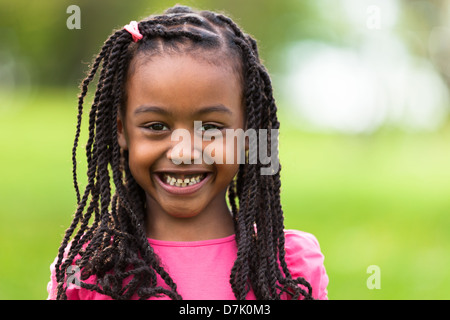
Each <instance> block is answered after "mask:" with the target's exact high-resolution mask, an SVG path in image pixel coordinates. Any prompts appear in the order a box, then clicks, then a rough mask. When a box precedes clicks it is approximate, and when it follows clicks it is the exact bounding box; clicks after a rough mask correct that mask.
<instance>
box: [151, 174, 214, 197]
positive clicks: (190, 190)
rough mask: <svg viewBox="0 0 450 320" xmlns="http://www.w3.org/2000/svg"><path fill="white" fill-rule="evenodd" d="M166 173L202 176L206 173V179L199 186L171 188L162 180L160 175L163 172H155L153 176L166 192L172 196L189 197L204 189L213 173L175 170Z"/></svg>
mask: <svg viewBox="0 0 450 320" xmlns="http://www.w3.org/2000/svg"><path fill="white" fill-rule="evenodd" d="M164 172H173V173H178V174H182V173H184V174H186V175H188V174H200V173H204V174H206V177H205V178H204V179H203V180H202V181H200V182H199V183H197V184H194V185H192V186H186V187H182V188H180V187H177V186H171V185H169V184H166V183H164V182H163V181H162V180H161V178H160V174H161V173H163V171H158V172H155V173H154V174H153V176H154V177H155V180H156V182H157V183H158V184H159V185H160V186H161V188H163V189H164V190H165V191H167V192H168V193H171V194H177V195H188V194H192V193H194V192H196V191H197V190H199V189H200V188H201V187H203V186H204V185H205V184H206V183H207V182H208V181H209V180H210V179H211V177H212V173H211V172H205V171H191V170H189V171H174V170H168V171H164Z"/></svg>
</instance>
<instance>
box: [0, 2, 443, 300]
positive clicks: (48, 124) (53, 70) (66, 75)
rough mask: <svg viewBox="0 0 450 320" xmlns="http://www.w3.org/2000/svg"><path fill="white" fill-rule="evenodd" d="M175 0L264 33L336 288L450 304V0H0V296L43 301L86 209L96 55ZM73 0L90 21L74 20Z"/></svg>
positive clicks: (351, 295)
mask: <svg viewBox="0 0 450 320" xmlns="http://www.w3.org/2000/svg"><path fill="white" fill-rule="evenodd" d="M176 3H181V4H185V5H190V6H192V7H196V8H200V9H210V10H218V11H221V12H224V13H226V14H228V15H230V16H231V17H232V18H233V19H234V20H235V21H236V22H237V23H238V24H240V25H241V26H242V27H243V29H244V30H245V31H246V32H248V33H250V34H252V35H253V36H254V37H255V38H256V39H258V41H259V46H260V52H261V56H262V58H263V59H264V62H265V64H266V66H267V67H268V69H269V72H270V73H271V75H272V79H273V85H274V90H275V95H276V99H277V101H278V106H279V110H280V122H281V131H280V156H281V164H282V166H283V167H282V172H281V175H282V202H283V206H284V211H285V216H286V220H285V224H286V227H287V228H295V229H300V230H304V231H307V232H310V233H313V234H314V235H316V237H317V238H318V240H319V242H320V245H321V249H322V251H323V253H324V255H325V266H326V268H327V272H328V275H329V277H330V284H329V287H328V290H329V298H330V299H449V298H450V294H449V291H448V288H449V287H450V274H449V269H450V268H449V265H450V232H449V227H450V215H449V211H450V197H449V195H448V194H449V192H450V163H449V160H450V147H449V143H450V125H449V124H450V123H449V107H450V100H449V84H450V60H449V59H448V57H449V53H450V45H449V43H450V26H449V21H450V19H449V18H450V1H448V0H436V1H413V0H410V1H406V0H404V1H401V0H385V1H381V0H371V1H366V0H340V1H335V0H303V1H300V0H281V1H273V0H246V1H242V0H241V1H237V0H216V1H213V0H209V1H208V0H198V1H195V0H191V1H159V0H146V1H143V0H137V1H116V0H110V1H106V0H103V1H87V0H83V1H81V0H80V1H76V0H73V1H61V0H46V1H24V0H17V1H6V0H0V136H1V138H0V203H1V205H0V299H45V298H46V297H47V292H46V285H47V282H48V280H49V265H50V263H51V262H52V261H53V259H54V257H55V255H56V253H57V249H58V247H59V243H60V241H61V238H62V236H63V234H64V231H65V229H66V228H67V227H68V225H69V223H70V221H71V220H72V214H73V211H74V208H75V193H74V191H73V186H72V164H71V148H72V141H73V135H74V130H75V123H76V119H75V117H76V103H77V93H78V85H79V83H80V81H81V80H82V79H83V77H84V75H85V72H86V71H87V69H88V65H89V63H90V62H91V61H92V59H93V57H94V56H95V55H96V54H97V52H98V50H99V49H100V47H101V46H102V43H103V42H104V41H105V40H106V38H107V36H108V35H109V34H110V33H111V32H112V30H113V29H116V28H121V27H122V26H123V25H125V24H127V23H128V22H129V21H130V20H139V19H141V18H143V17H145V16H147V15H149V14H153V13H160V12H161V11H163V10H164V9H165V8H167V7H169V6H172V5H174V4H176ZM69 5H77V6H79V8H80V10H81V29H68V28H67V26H66V20H67V19H68V18H69V17H70V15H71V13H67V12H66V9H67V7H68V6H69ZM85 122H86V121H85ZM85 137H86V136H85V135H84V134H83V136H82V138H85ZM83 144H84V143H83ZM83 144H82V145H83ZM79 154H81V155H82V154H83V152H82V147H81V149H80V152H79ZM82 160H83V159H82V158H81V157H80V166H81V167H82V166H83V161H82ZM80 172H82V170H80ZM80 176H81V179H83V174H82V173H80ZM372 265H375V266H378V267H379V270H380V278H379V279H380V285H381V287H380V288H379V289H370V288H369V287H368V286H367V280H368V278H369V276H371V274H370V273H368V271H367V270H368V267H369V266H372Z"/></svg>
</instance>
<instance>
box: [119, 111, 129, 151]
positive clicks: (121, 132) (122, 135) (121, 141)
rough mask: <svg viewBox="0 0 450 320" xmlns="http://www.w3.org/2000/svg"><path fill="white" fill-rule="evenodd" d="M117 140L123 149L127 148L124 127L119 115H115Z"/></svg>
mask: <svg viewBox="0 0 450 320" xmlns="http://www.w3.org/2000/svg"><path fill="white" fill-rule="evenodd" d="M117 142H118V143H119V146H120V147H121V148H122V149H123V150H128V143H127V138H126V134H125V128H124V124H123V121H122V119H121V117H120V116H119V117H117Z"/></svg>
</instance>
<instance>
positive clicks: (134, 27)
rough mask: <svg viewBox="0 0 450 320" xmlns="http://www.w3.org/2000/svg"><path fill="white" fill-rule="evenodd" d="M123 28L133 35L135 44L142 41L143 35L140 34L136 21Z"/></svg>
mask: <svg viewBox="0 0 450 320" xmlns="http://www.w3.org/2000/svg"><path fill="white" fill-rule="evenodd" d="M123 28H124V29H125V30H127V31H128V32H129V33H131V35H132V36H133V41H134V42H138V41H139V40H141V39H142V37H143V35H142V34H141V33H140V32H139V28H138V24H137V22H136V21H131V22H130V23H129V24H127V25H126V26H125V27H123Z"/></svg>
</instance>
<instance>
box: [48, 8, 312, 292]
mask: <svg viewBox="0 0 450 320" xmlns="http://www.w3.org/2000/svg"><path fill="white" fill-rule="evenodd" d="M139 30H140V32H141V34H143V36H144V38H143V39H141V40H140V41H139V42H137V43H135V42H133V41H132V36H131V35H130V34H129V33H128V32H127V31H125V30H124V29H121V30H117V31H115V32H114V33H113V34H112V35H111V36H110V37H109V38H108V39H107V40H106V42H105V43H104V45H103V47H102V49H101V51H100V53H99V54H98V56H97V57H96V59H95V60H94V62H93V65H92V67H91V69H90V72H89V74H88V75H87V77H86V78H85V79H84V80H83V82H82V84H81V93H80V95H79V101H78V116H77V120H78V122H77V126H76V133H75V139H74V145H73V152H72V160H73V181H74V188H75V192H76V195H77V209H76V211H75V214H74V218H73V221H72V223H71V225H70V226H69V228H68V229H67V230H66V234H65V236H64V238H63V240H62V243H61V246H60V248H59V253H58V260H57V263H56V266H55V269H56V280H57V282H58V293H57V298H58V299H65V298H67V296H66V284H65V277H66V270H67V268H68V267H69V266H70V265H71V264H76V265H77V266H78V267H79V268H80V269H81V270H82V277H81V280H86V279H87V278H89V277H90V276H92V275H95V279H96V282H95V283H93V284H91V283H87V282H85V281H81V283H80V286H81V287H83V288H86V289H89V290H93V291H96V292H99V293H101V294H104V295H108V296H110V297H112V298H113V299H131V298H132V297H138V298H139V299H148V298H150V297H155V296H160V295H166V296H168V297H170V298H171V299H181V298H182V297H181V296H180V295H179V293H178V292H177V286H176V283H174V281H173V280H172V278H171V277H170V275H169V274H168V273H167V272H166V270H165V269H164V268H163V266H162V264H161V263H160V261H159V257H158V256H157V255H156V254H155V252H154V251H153V248H152V247H151V246H150V244H149V242H148V239H147V237H146V233H145V229H144V226H145V219H146V214H145V212H146V203H145V193H144V191H143V189H142V188H141V187H140V186H139V185H138V184H137V183H136V181H135V179H134V178H133V176H132V174H131V172H130V169H129V166H128V152H127V151H126V150H122V149H121V148H120V147H119V145H118V142H117V117H118V116H119V114H120V112H121V111H123V108H124V105H125V103H124V102H125V101H126V90H125V83H126V80H127V78H128V76H129V73H130V72H133V63H135V62H136V61H137V60H135V58H137V59H151V57H152V56H153V55H155V54H172V53H173V54H180V53H181V54H189V53H192V52H198V51H197V50H201V52H202V55H201V56H202V57H203V59H206V60H207V61H208V59H210V58H211V59H212V58H213V54H217V52H220V53H221V54H223V55H225V56H226V57H227V58H230V59H231V60H227V61H232V62H233V63H232V65H233V68H234V69H233V70H235V71H236V72H237V73H238V74H239V75H240V77H241V79H242V83H243V99H244V101H245V103H244V107H245V114H246V122H247V123H246V127H247V128H248V129H250V128H252V129H255V130H256V132H258V130H257V129H278V128H279V122H278V119H277V115H276V110H277V107H276V104H275V101H274V98H273V94H272V86H271V81H270V77H269V75H268V73H267V71H266V69H265V68H264V66H263V65H262V64H261V62H260V60H259V56H258V51H257V45H256V41H255V40H254V39H253V38H252V37H250V36H249V35H247V34H245V33H243V32H242V31H241V30H240V28H239V27H238V26H237V25H236V24H235V23H234V22H233V21H232V20H231V19H230V18H228V17H226V16H224V15H220V14H215V13H212V12H209V11H199V12H196V11H193V10H192V9H190V8H189V7H185V6H175V7H173V8H170V9H168V10H167V11H166V12H165V13H164V14H162V15H157V16H151V17H149V18H147V19H145V20H143V21H141V22H139ZM209 54H210V55H209ZM143 61H144V60H142V61H141V62H143ZM212 61H213V60H210V62H212ZM134 67H135V66H134ZM98 72H99V73H100V76H99V80H98V84H97V89H96V92H95V96H94V99H93V102H92V106H91V109H90V113H89V127H88V130H89V137H88V141H87V144H86V157H87V177H88V181H87V185H86V187H85V190H84V192H83V194H81V192H80V190H79V186H78V180H77V165H76V162H77V160H76V159H77V157H76V154H77V147H78V143H79V137H80V131H81V121H82V114H83V105H84V99H85V97H86V94H87V91H88V87H89V84H90V83H91V82H92V81H93V79H94V77H95V75H96V73H98ZM269 132H270V130H269ZM268 138H269V141H268V142H269V143H268V144H267V145H268V146H269V148H270V145H271V143H270V142H271V141H270V139H271V137H270V134H269V137H268ZM269 153H270V150H268V154H269ZM249 157H250V158H247V159H246V162H245V164H241V165H240V167H239V171H238V174H237V176H236V177H235V179H234V180H233V181H231V183H230V185H229V187H228V200H229V203H230V206H231V210H232V213H233V219H234V227H235V233H236V242H237V247H238V251H237V258H236V261H235V263H234V265H233V268H232V270H231V274H230V284H231V287H232V290H233V293H234V295H235V297H236V298H237V299H245V298H246V296H247V294H248V292H249V291H250V289H252V290H253V292H254V294H255V296H256V297H257V298H258V299H280V297H281V294H282V293H287V294H288V295H290V296H291V297H292V298H294V299H298V298H304V299H312V288H311V286H310V284H309V283H308V282H307V281H306V280H305V279H303V278H301V277H300V278H297V279H293V278H292V276H291V274H290V272H289V270H288V267H287V264H286V261H285V249H284V241H285V238H284V222H283V211H282V208H281V202H280V186H281V182H280V170H278V172H277V173H276V174H274V175H260V169H261V168H262V167H264V166H265V165H263V164H261V163H260V161H259V160H258V159H256V158H255V159H253V157H256V155H252V154H250V155H249ZM255 162H256V164H249V163H255ZM280 169H281V168H280ZM75 230H77V231H76V232H75ZM71 238H72V239H71ZM65 251H66V253H65ZM157 275H159V276H160V277H161V279H162V280H163V281H164V282H165V286H164V287H162V286H159V285H158V284H157V280H156V279H157ZM129 279H131V280H130V281H129V282H128V283H127V284H126V285H125V286H124V285H123V284H124V281H125V280H127V281H128V280H129Z"/></svg>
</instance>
